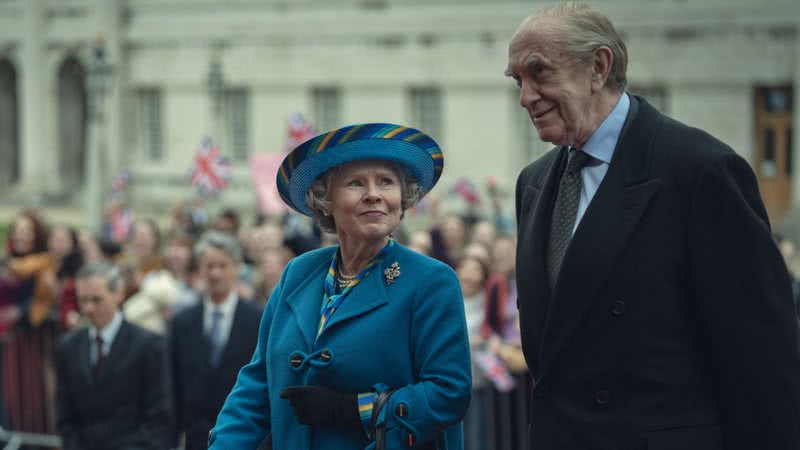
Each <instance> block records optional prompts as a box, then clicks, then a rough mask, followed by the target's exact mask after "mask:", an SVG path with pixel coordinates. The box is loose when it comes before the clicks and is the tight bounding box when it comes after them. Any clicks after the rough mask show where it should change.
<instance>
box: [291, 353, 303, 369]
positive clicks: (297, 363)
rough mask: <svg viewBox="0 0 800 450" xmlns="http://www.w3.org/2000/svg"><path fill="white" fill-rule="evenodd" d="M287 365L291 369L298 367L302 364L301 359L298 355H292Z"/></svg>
mask: <svg viewBox="0 0 800 450" xmlns="http://www.w3.org/2000/svg"><path fill="white" fill-rule="evenodd" d="M289 364H291V365H292V367H300V364H303V357H301V356H300V355H298V354H294V355H292V356H290V357H289Z"/></svg>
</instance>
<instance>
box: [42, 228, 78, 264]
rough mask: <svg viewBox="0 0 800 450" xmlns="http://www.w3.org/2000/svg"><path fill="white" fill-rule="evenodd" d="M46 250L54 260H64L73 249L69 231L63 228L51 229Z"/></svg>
mask: <svg viewBox="0 0 800 450" xmlns="http://www.w3.org/2000/svg"><path fill="white" fill-rule="evenodd" d="M47 249H48V250H49V252H50V254H52V255H53V256H55V257H56V258H64V257H66V256H67V255H69V254H70V253H72V251H73V250H74V248H73V245H72V235H71V234H70V232H69V229H67V228H66V227H63V226H57V227H55V228H53V229H52V230H51V231H50V237H49V239H48V240H47Z"/></svg>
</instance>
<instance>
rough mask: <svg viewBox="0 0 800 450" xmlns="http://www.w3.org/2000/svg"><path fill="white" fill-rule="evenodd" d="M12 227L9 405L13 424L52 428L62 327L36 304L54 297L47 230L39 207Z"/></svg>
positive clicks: (6, 321)
mask: <svg viewBox="0 0 800 450" xmlns="http://www.w3.org/2000/svg"><path fill="white" fill-rule="evenodd" d="M9 230H10V233H9V239H8V243H7V250H8V258H9V259H8V261H7V264H6V271H5V274H4V279H3V285H4V287H3V289H2V291H0V296H2V297H0V305H2V306H0V327H2V328H3V331H4V334H3V339H2V341H1V342H2V344H0V345H1V346H2V357H3V364H2V368H3V373H2V375H3V377H2V378H3V380H2V381H3V392H4V396H5V398H4V400H5V405H3V406H4V407H5V412H6V416H7V420H8V421H9V422H10V423H9V425H10V427H11V429H14V430H18V431H28V432H36V433H52V432H54V431H55V421H54V419H55V417H54V405H53V404H52V403H50V402H49V401H48V400H49V396H48V392H52V390H51V389H48V374H49V375H50V376H52V373H53V360H52V356H53V351H54V347H55V331H56V327H55V321H45V320H44V319H45V318H46V311H45V313H41V312H40V311H39V308H38V307H36V308H32V305H34V304H36V305H38V304H40V303H42V302H49V300H48V298H49V297H50V296H51V295H52V289H53V286H54V283H55V277H54V276H53V272H52V264H51V262H50V257H49V255H48V253H47V229H46V227H45V225H44V222H43V221H42V220H41V218H40V216H39V214H38V212H36V211H32V210H27V211H23V212H21V213H20V214H18V215H17V216H16V217H15V218H14V220H13V221H12V223H11V227H10V228H9ZM35 299H37V300H35ZM31 313H33V314H31ZM51 387H52V386H51Z"/></svg>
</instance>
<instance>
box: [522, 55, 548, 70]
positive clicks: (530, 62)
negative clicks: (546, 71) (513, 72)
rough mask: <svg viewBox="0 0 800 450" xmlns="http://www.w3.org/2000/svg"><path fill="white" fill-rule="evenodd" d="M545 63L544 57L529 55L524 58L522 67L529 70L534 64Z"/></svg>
mask: <svg viewBox="0 0 800 450" xmlns="http://www.w3.org/2000/svg"><path fill="white" fill-rule="evenodd" d="M541 63H546V61H545V59H544V58H542V57H541V56H540V55H531V56H529V57H528V59H526V60H525V64H524V67H525V69H526V70H530V69H531V67H532V66H533V65H534V64H541Z"/></svg>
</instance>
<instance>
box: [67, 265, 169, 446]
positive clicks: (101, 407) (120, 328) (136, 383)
mask: <svg viewBox="0 0 800 450" xmlns="http://www.w3.org/2000/svg"><path fill="white" fill-rule="evenodd" d="M77 292H78V306H79V308H80V310H81V313H82V314H83V315H84V316H85V317H86V318H87V319H88V321H89V323H90V324H91V325H90V327H89V328H83V329H78V330H76V331H73V332H71V333H69V334H67V335H66V336H64V338H63V340H62V341H61V342H60V344H59V346H58V351H57V354H56V364H57V371H58V372H57V374H58V428H59V432H60V433H61V438H62V440H63V447H64V449H65V450H93V449H96V450H128V449H129V450H133V449H136V450H144V449H153V450H163V449H165V448H167V447H168V444H169V430H170V421H171V419H172V408H171V404H170V401H169V400H170V395H169V392H168V386H169V378H168V374H167V370H166V363H167V359H166V346H165V343H164V339H163V338H162V337H160V336H157V335H155V334H153V333H150V332H149V331H146V330H145V329H143V328H140V327H138V326H136V325H134V324H132V323H129V322H127V321H126V320H125V319H124V318H123V317H122V314H121V313H120V312H119V305H120V303H121V302H122V297H123V295H124V294H123V293H124V286H123V281H122V277H121V275H120V272H119V270H118V269H117V268H116V267H114V266H112V265H110V264H108V263H93V264H89V265H87V266H86V267H84V268H83V269H81V271H80V272H79V273H78V276H77Z"/></svg>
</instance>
